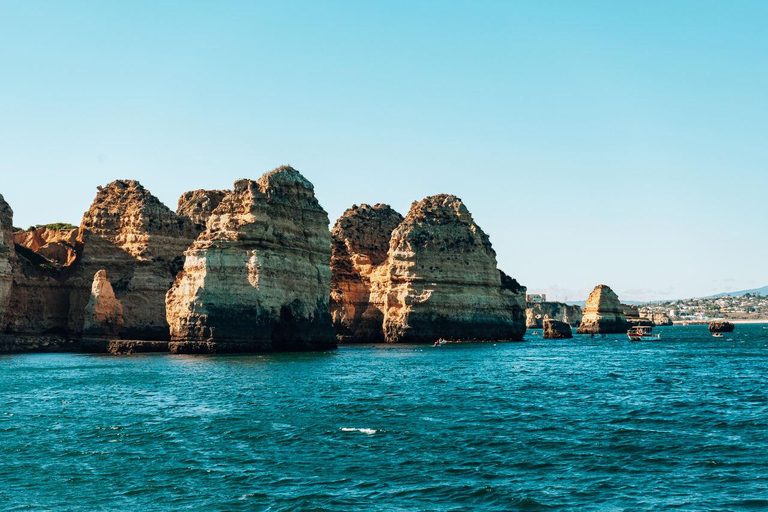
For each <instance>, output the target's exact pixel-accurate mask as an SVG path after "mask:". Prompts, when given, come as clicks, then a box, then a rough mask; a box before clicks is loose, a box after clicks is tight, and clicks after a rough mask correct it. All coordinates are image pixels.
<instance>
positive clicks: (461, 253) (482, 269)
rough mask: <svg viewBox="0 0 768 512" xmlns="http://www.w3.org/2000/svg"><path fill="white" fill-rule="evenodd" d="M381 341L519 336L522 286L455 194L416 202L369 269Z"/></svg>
mask: <svg viewBox="0 0 768 512" xmlns="http://www.w3.org/2000/svg"><path fill="white" fill-rule="evenodd" d="M374 273H375V274H376V276H375V277H374V278H373V279H372V280H374V281H380V283H379V284H378V285H375V286H372V290H371V297H370V303H371V304H383V305H384V308H383V320H382V330H383V336H384V339H385V341H387V342H390V343H396V342H431V341H435V340H437V339H439V338H444V339H449V340H521V339H522V337H523V334H524V333H525V288H524V287H522V286H520V285H519V284H518V283H517V281H515V280H514V279H512V278H510V277H508V276H507V275H506V274H504V273H503V272H501V271H500V270H499V269H498V268H497V267H496V253H495V251H494V250H493V248H492V247H491V243H490V240H489V238H488V236H487V235H486V234H485V233H484V232H483V230H482V229H480V227H479V226H478V225H477V224H476V223H475V222H474V220H473V219H472V215H471V214H470V213H469V211H468V210H467V208H466V206H465V205H464V203H463V202H462V201H461V199H459V198H458V197H456V196H451V195H444V194H443V195H437V196H431V197H427V198H425V199H423V200H422V201H419V202H415V203H414V204H413V205H412V207H411V210H410V211H409V213H408V215H407V216H406V218H405V219H404V220H403V221H402V222H401V223H400V224H399V225H398V227H397V228H395V230H394V231H393V232H392V236H391V238H390V242H389V250H388V253H387V259H386V261H385V262H384V263H382V264H381V267H380V268H379V269H376V270H375V271H374Z"/></svg>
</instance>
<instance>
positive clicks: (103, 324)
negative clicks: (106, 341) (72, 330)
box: [83, 270, 123, 337]
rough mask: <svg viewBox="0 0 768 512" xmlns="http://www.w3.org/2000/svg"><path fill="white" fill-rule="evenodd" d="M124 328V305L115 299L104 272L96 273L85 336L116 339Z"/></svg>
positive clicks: (84, 326)
mask: <svg viewBox="0 0 768 512" xmlns="http://www.w3.org/2000/svg"><path fill="white" fill-rule="evenodd" d="M122 327H123V305H122V304H120V301H119V300H117V298H116V297H115V292H114V290H113V289H112V284H111V283H110V282H109V279H107V273H106V272H105V271H103V270H99V271H98V272H96V275H95V276H94V277H93V284H92V285H91V298H90V299H89V300H88V304H87V305H86V307H85V323H84V325H83V335H84V336H105V337H116V336H119V335H120V329H121V328H122Z"/></svg>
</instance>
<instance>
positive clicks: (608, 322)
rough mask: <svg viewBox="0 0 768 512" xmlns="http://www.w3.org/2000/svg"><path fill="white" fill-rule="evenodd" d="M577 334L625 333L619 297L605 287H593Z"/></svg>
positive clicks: (622, 310) (624, 318) (625, 327)
mask: <svg viewBox="0 0 768 512" xmlns="http://www.w3.org/2000/svg"><path fill="white" fill-rule="evenodd" d="M577 332H578V333H579V334H619V333H625V332H627V319H626V317H625V316H624V308H623V307H622V306H621V302H619V297H618V296H617V295H616V293H615V292H614V291H613V290H611V288H610V287H609V286H607V285H604V284H601V285H598V286H596V287H595V289H594V290H593V291H592V293H590V294H589V298H588V299H587V304H586V307H585V308H584V311H583V317H582V320H581V325H579V329H578V331H577Z"/></svg>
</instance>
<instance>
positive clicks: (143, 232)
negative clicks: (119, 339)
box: [69, 180, 197, 340]
mask: <svg viewBox="0 0 768 512" xmlns="http://www.w3.org/2000/svg"><path fill="white" fill-rule="evenodd" d="M196 234H197V230H196V228H195V225H194V224H193V222H192V221H191V220H190V219H188V218H186V217H179V216H178V215H177V214H176V213H175V212H173V211H172V210H170V209H169V208H168V207H167V206H165V205H164V204H162V203H161V202H160V201H159V200H158V199H157V198H156V197H155V196H153V195H152V194H151V193H150V192H149V191H148V190H146V189H145V188H144V187H143V186H142V185H141V184H140V183H139V182H138V181H133V180H118V181H114V182H112V183H110V184H109V185H107V186H105V187H98V193H97V194H96V198H95V200H94V201H93V204H92V205H91V207H90V209H89V210H88V211H87V212H86V213H85V215H84V216H83V221H82V224H81V226H80V235H79V239H78V245H79V247H80V248H81V250H82V255H81V258H80V263H79V268H78V269H77V273H76V275H75V276H74V277H73V280H72V283H71V284H72V286H73V292H72V297H71V303H70V312H69V320H70V322H69V329H70V331H71V332H72V333H75V334H79V333H81V332H82V331H83V327H84V324H85V312H86V305H87V303H88V301H89V300H90V297H91V285H92V282H93V276H94V275H95V274H96V272H98V271H99V270H104V271H105V272H106V273H107V275H108V276H109V278H110V281H111V283H112V287H113V289H114V294H115V297H116V299H117V300H118V301H119V302H120V303H121V304H122V307H123V326H122V329H121V332H122V336H123V337H124V338H129V339H137V340H167V339H168V338H169V327H168V323H167V322H166V319H165V295H166V292H167V291H168V290H169V289H170V287H171V284H172V283H173V280H174V278H175V276H176V274H177V273H178V272H179V271H180V270H181V267H182V265H183V261H184V251H185V250H186V249H187V248H188V247H189V246H190V245H191V244H192V242H193V240H194V238H195V236H196Z"/></svg>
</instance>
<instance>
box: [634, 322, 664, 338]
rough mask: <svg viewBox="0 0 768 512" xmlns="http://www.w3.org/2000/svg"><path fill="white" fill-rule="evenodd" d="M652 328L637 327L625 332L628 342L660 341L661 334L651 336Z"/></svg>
mask: <svg viewBox="0 0 768 512" xmlns="http://www.w3.org/2000/svg"><path fill="white" fill-rule="evenodd" d="M651 329H653V327H648V326H642V325H638V326H637V327H632V328H631V329H630V330H628V331H627V337H628V338H629V341H643V340H660V339H661V334H652V333H651Z"/></svg>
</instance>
